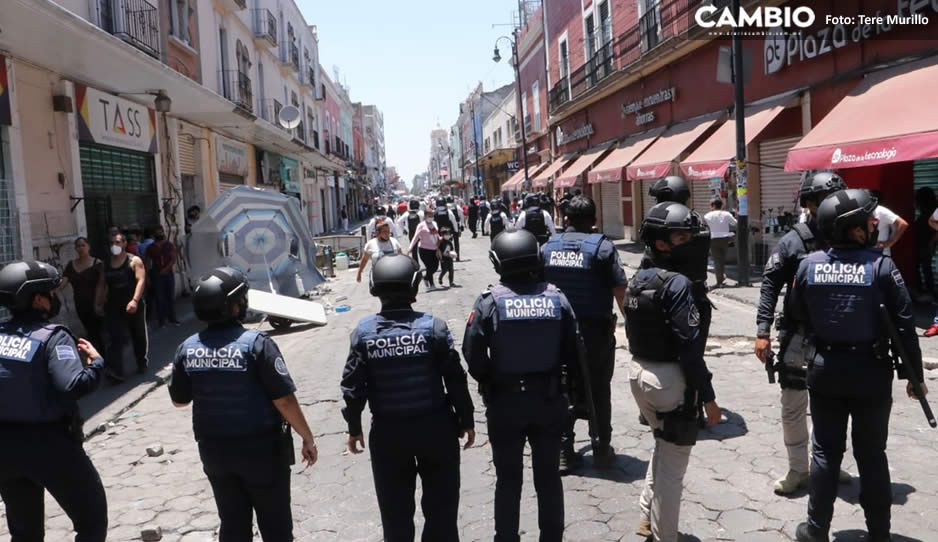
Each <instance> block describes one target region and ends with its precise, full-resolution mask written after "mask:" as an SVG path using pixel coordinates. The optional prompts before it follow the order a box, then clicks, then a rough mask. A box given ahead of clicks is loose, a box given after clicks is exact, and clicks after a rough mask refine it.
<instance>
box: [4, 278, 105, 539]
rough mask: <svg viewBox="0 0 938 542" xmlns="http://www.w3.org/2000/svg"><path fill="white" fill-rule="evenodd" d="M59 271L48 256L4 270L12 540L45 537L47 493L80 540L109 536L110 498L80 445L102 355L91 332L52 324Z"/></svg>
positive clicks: (6, 484) (57, 304)
mask: <svg viewBox="0 0 938 542" xmlns="http://www.w3.org/2000/svg"><path fill="white" fill-rule="evenodd" d="M60 280H61V279H60V277H59V272H58V271H57V270H56V269H55V268H54V267H52V266H51V265H48V264H46V263H42V262H32V261H18V262H10V263H8V264H7V265H5V266H4V267H3V268H2V269H0V306H2V307H6V308H8V309H9V310H10V312H12V314H13V317H12V318H11V319H10V320H9V321H7V322H4V323H2V324H0V442H3V445H2V446H0V498H2V499H3V503H4V505H5V506H6V516H7V526H8V527H9V532H10V536H11V538H12V540H14V541H18V540H42V539H43V536H44V532H45V526H44V524H43V521H44V518H43V506H44V502H43V500H44V492H45V491H48V492H49V494H50V495H52V497H53V498H54V499H55V500H56V501H57V502H58V503H59V505H60V506H61V507H62V509H63V510H64V511H65V514H66V515H67V516H68V517H69V519H70V520H71V521H72V524H73V526H74V529H75V540H77V541H80V542H103V541H104V540H105V538H106V536H107V498H106V496H105V493H104V486H103V485H102V484H101V478H100V477H99V476H98V471H97V470H96V469H95V467H94V465H93V464H92V463H91V460H90V459H89V458H88V456H87V454H85V451H84V450H83V449H82V444H81V443H82V439H83V433H82V427H81V425H82V422H81V417H80V414H79V411H78V403H77V399H78V398H79V397H81V396H83V395H87V394H88V393H91V392H92V391H94V389H95V388H96V387H97V385H98V382H99V380H100V377H101V372H102V371H103V368H104V360H103V359H101V356H100V355H99V354H98V351H97V350H96V349H95V347H94V346H93V345H92V344H91V343H89V342H88V341H86V340H85V339H78V340H77V341H76V340H75V338H74V337H73V336H72V334H71V332H70V331H69V330H68V328H66V327H64V326H61V325H58V324H54V323H52V322H50V321H49V320H50V319H51V318H54V317H55V316H56V315H57V314H58V312H59V309H60V307H61V304H60V302H59V299H58V297H57V296H56V295H55V293H54V292H55V290H56V288H58V286H59V284H60Z"/></svg>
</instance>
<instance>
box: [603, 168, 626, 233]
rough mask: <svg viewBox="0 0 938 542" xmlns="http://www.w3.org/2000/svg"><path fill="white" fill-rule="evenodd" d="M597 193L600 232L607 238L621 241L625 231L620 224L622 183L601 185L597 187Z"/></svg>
mask: <svg viewBox="0 0 938 542" xmlns="http://www.w3.org/2000/svg"><path fill="white" fill-rule="evenodd" d="M599 193H600V195H599V197H600V200H601V205H602V217H603V223H602V228H603V229H602V231H603V233H605V234H606V235H607V236H609V237H612V238H615V239H621V238H622V236H623V234H624V229H625V228H624V226H623V224H622V183H621V182H616V183H602V184H600V185H599Z"/></svg>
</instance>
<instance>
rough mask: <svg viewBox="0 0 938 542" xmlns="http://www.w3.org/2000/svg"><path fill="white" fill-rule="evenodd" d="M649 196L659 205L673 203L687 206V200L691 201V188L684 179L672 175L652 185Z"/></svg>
mask: <svg viewBox="0 0 938 542" xmlns="http://www.w3.org/2000/svg"><path fill="white" fill-rule="evenodd" d="M648 195H649V196H651V197H653V198H655V201H657V202H658V203H663V202H666V201H673V202H677V203H681V204H685V205H686V204H687V200H689V199H690V188H689V187H688V186H687V181H685V180H684V178H683V177H678V176H677V175H671V176H670V177H665V178H664V179H661V180H660V181H658V182H656V183H655V184H653V185H651V188H649V189H648Z"/></svg>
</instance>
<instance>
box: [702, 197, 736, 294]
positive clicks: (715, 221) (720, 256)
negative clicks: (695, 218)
mask: <svg viewBox="0 0 938 542" xmlns="http://www.w3.org/2000/svg"><path fill="white" fill-rule="evenodd" d="M704 222H706V223H707V226H708V227H709V228H710V255H711V256H712V257H713V270H714V272H715V274H716V276H717V284H716V287H717V288H721V287H723V281H724V280H725V279H726V274H725V271H726V252H727V250H728V249H729V247H730V241H732V240H733V236H734V235H735V234H734V233H733V229H734V228H736V218H734V217H733V215H732V214H730V213H729V212H728V211H724V210H723V200H721V199H719V198H717V199H714V200H713V201H711V202H710V212H709V213H707V214H705V215H704Z"/></svg>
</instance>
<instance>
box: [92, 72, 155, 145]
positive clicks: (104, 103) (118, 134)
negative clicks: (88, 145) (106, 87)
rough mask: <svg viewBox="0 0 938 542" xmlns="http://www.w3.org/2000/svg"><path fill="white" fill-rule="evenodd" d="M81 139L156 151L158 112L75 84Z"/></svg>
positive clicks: (101, 143)
mask: <svg viewBox="0 0 938 542" xmlns="http://www.w3.org/2000/svg"><path fill="white" fill-rule="evenodd" d="M75 99H76V101H77V102H78V109H77V112H78V139H80V140H82V141H90V142H92V143H98V144H100V145H111V146H113V147H122V148H125V149H131V150H135V151H140V152H147V153H150V154H153V153H155V152H156V112H155V111H154V110H152V109H150V108H148V107H144V106H142V105H140V104H138V103H137V102H132V101H130V100H125V99H123V98H120V97H118V96H115V95H113V94H108V93H106V92H101V91H100V90H96V89H93V88H91V87H86V86H84V85H77V84H76V85H75Z"/></svg>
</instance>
